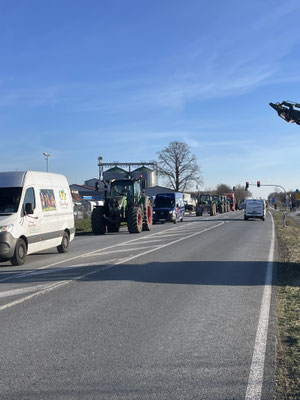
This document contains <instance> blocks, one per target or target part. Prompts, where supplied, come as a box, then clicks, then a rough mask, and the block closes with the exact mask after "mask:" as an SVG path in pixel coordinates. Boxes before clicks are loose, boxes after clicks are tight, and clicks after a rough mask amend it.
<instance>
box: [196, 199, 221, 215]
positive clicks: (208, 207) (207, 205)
mask: <svg viewBox="0 0 300 400" xmlns="http://www.w3.org/2000/svg"><path fill="white" fill-rule="evenodd" d="M204 212H208V213H209V214H210V215H211V216H212V215H216V213H217V207H216V202H215V201H214V199H213V196H212V195H211V194H200V196H199V197H198V199H197V204H196V216H197V217H198V216H201V215H202V214H203V213H204Z"/></svg>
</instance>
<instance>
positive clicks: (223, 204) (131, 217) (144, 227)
mask: <svg viewBox="0 0 300 400" xmlns="http://www.w3.org/2000/svg"><path fill="white" fill-rule="evenodd" d="M104 183H105V190H104V197H105V200H104V205H98V206H96V207H95V208H94V209H93V212H92V216H91V222H92V231H93V233H94V234H95V235H104V234H105V233H106V232H109V233H110V232H118V231H119V229H120V226H121V223H122V222H125V223H126V224H127V228H128V231H129V233H140V232H142V231H150V229H151V227H152V223H153V210H152V203H151V201H150V198H149V197H148V196H146V195H145V194H144V191H143V190H142V189H143V188H142V185H141V181H140V180H139V179H131V178H126V179H125V178H124V179H113V180H112V181H110V182H104ZM108 186H109V187H110V188H109V190H108ZM235 209H236V201H235V197H234V193H226V194H224V195H217V194H203V193H202V194H199V196H198V198H197V202H196V216H201V215H203V214H204V213H208V214H209V215H211V216H213V215H216V214H217V213H220V214H221V213H226V212H228V211H234V210H235Z"/></svg>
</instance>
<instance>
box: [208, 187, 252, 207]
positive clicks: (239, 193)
mask: <svg viewBox="0 0 300 400" xmlns="http://www.w3.org/2000/svg"><path fill="white" fill-rule="evenodd" d="M231 192H233V186H228V185H226V184H225V183H220V184H219V185H217V188H216V191H215V193H216V194H221V195H223V194H224V193H231ZM234 194H235V198H236V200H237V202H238V203H240V202H241V201H242V200H244V199H245V198H246V197H251V196H252V193H251V192H250V190H249V189H248V190H247V191H246V190H245V187H244V186H241V185H235V191H234Z"/></svg>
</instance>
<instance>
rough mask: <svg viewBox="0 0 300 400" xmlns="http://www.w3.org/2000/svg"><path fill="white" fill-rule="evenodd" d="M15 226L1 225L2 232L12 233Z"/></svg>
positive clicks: (0, 230)
mask: <svg viewBox="0 0 300 400" xmlns="http://www.w3.org/2000/svg"><path fill="white" fill-rule="evenodd" d="M13 227H14V224H9V225H0V232H11V231H12V230H13Z"/></svg>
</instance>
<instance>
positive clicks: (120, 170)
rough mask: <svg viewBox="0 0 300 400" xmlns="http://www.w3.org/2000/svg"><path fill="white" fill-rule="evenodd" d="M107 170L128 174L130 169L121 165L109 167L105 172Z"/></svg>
mask: <svg viewBox="0 0 300 400" xmlns="http://www.w3.org/2000/svg"><path fill="white" fill-rule="evenodd" d="M105 172H126V174H128V171H126V170H125V169H123V168H120V167H112V168H109V169H107V170H106V171H104V173H105Z"/></svg>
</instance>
